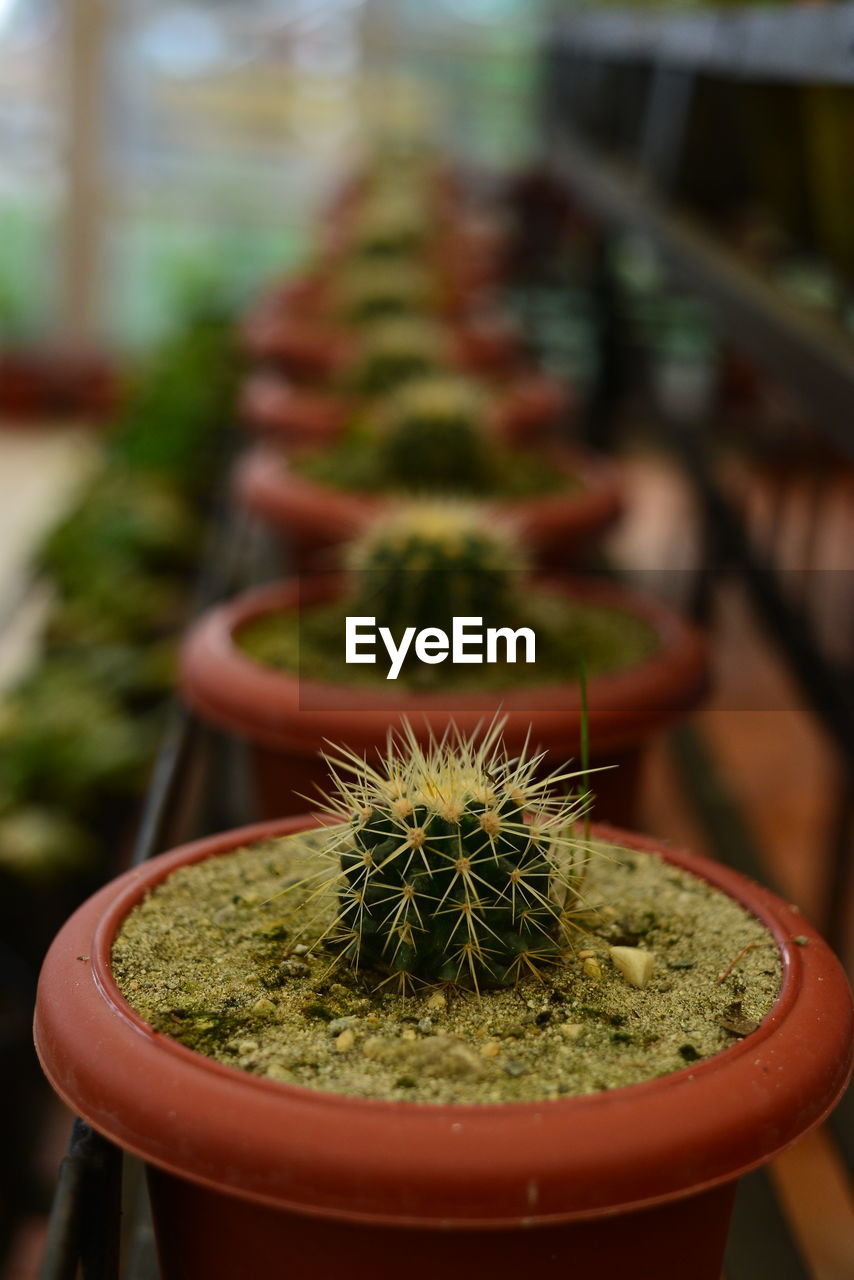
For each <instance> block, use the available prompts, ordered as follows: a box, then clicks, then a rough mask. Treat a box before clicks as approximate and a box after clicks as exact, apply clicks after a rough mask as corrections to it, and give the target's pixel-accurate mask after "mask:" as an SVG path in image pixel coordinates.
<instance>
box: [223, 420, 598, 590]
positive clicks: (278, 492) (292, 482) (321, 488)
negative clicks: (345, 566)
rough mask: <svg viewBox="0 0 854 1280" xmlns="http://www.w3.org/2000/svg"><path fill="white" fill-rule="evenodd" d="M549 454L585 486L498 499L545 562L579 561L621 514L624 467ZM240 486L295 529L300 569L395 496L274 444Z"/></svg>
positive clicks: (266, 513) (559, 449)
mask: <svg viewBox="0 0 854 1280" xmlns="http://www.w3.org/2000/svg"><path fill="white" fill-rule="evenodd" d="M546 456H547V457H548V458H549V459H550V460H552V461H553V462H554V466H555V468H556V469H558V470H560V471H563V472H564V473H566V474H570V475H573V476H575V477H577V478H578V479H579V480H580V482H581V489H580V490H579V491H577V492H567V493H549V494H544V495H542V496H541V497H538V498H531V499H525V500H519V499H516V500H511V501H506V500H505V501H497V502H493V503H491V504H490V505H491V506H492V507H493V509H494V510H495V512H496V514H497V515H499V516H500V517H501V518H502V519H504V520H509V521H512V522H513V524H515V526H516V528H517V529H518V531H519V537H520V539H522V540H523V541H524V544H525V546H527V547H528V548H529V550H530V552H531V554H532V555H533V556H534V558H535V560H536V561H537V562H538V563H540V564H546V565H554V566H560V565H565V564H571V563H573V562H574V561H575V560H576V559H577V557H578V554H579V553H580V552H581V551H582V550H583V549H584V548H585V547H586V546H588V545H589V544H590V543H592V542H594V541H595V540H596V538H597V537H598V536H599V535H601V534H602V533H604V532H605V530H606V529H608V528H610V526H611V525H613V524H614V523H615V522H616V521H617V519H618V518H619V516H620V514H621V512H622V507H623V495H622V486H621V483H620V478H619V473H618V471H617V469H616V467H615V466H614V465H613V463H611V462H609V461H608V460H607V459H605V458H603V457H600V456H599V455H596V454H593V453H589V452H587V451H586V450H582V449H578V448H575V447H573V448H568V447H564V446H554V447H553V448H551V449H550V450H549V453H548V454H547V455H546ZM234 489H235V492H236V494H237V496H238V498H239V500H240V501H241V502H242V503H243V504H244V506H246V507H248V509H249V510H250V511H251V512H253V514H254V515H256V516H258V517H259V518H260V519H261V520H263V521H264V522H265V523H266V524H269V525H272V526H273V528H274V529H277V530H278V531H279V532H280V533H281V534H283V535H285V536H286V537H287V539H288V545H289V550H290V552H291V559H292V562H293V564H294V565H295V567H296V568H298V569H300V570H301V569H304V568H306V567H311V565H312V563H314V562H315V561H316V560H317V557H318V556H319V555H322V553H325V552H328V551H329V549H330V548H332V547H337V546H340V545H341V543H342V542H348V541H349V540H350V539H351V538H353V537H354V536H355V535H356V534H358V533H359V532H360V530H362V529H363V528H364V527H365V525H366V524H368V523H369V522H370V521H371V520H374V519H376V517H377V516H378V515H380V514H381V512H382V511H383V510H384V509H385V508H386V507H387V506H388V504H389V502H391V501H393V499H392V498H390V497H386V496H379V495H377V494H370V493H359V492H357V491H356V490H349V489H333V488H332V487H331V486H330V485H323V484H317V483H316V482H315V481H313V480H309V479H308V478H307V477H305V476H303V475H300V474H299V473H298V472H296V471H294V469H293V468H292V467H290V466H289V465H288V460H287V458H286V457H285V455H284V454H283V453H282V452H281V451H280V450H277V449H275V448H273V447H272V446H270V445H267V444H260V445H257V446H255V447H254V448H252V449H250V450H249V451H248V452H247V453H245V454H244V455H243V457H242V458H241V459H240V460H239V461H238V463H237V465H236V467H235V471H234Z"/></svg>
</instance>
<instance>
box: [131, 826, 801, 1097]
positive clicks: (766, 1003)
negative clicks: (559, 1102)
mask: <svg viewBox="0 0 854 1280" xmlns="http://www.w3.org/2000/svg"><path fill="white" fill-rule="evenodd" d="M327 838H328V836H327V834H326V833H325V832H311V833H304V834H302V835H299V836H289V837H284V838H281V839H278V840H268V841H263V842H261V843H259V844H256V845H253V846H250V847H248V848H245V849H241V850H238V851H236V852H234V853H232V854H228V855H225V856H221V857H217V858H211V859H210V860H208V861H207V862H204V863H199V864H196V865H194V866H191V867H185V868H182V869H181V870H179V871H177V872H175V873H173V874H172V875H171V876H170V877H169V878H168V879H167V880H166V881H165V882H164V883H163V884H162V885H160V886H158V887H157V888H156V889H155V890H153V891H152V892H151V893H149V895H148V896H147V897H146V899H145V900H144V901H143V902H142V903H141V904H140V905H139V906H138V907H137V908H135V910H134V911H133V912H132V913H131V914H130V915H129V916H128V918H127V920H126V921H125V923H124V925H123V927H122V929H121V931H120V932H119V934H118V936H117V939H116V942H115V944H114V948H113V972H114V974H115V977H116V980H117V982H118V984H119V987H120V988H121V990H122V992H123V993H124V995H125V996H126V997H127V999H128V1000H129V1001H130V1003H131V1004H132V1005H133V1006H134V1008H136V1009H137V1010H138V1011H139V1013H140V1014H141V1015H142V1016H143V1017H144V1018H146V1019H147V1020H148V1021H149V1022H151V1023H152V1025H153V1026H155V1027H156V1028H157V1029H158V1030H159V1031H162V1032H164V1033H166V1034H168V1035H170V1036H172V1037H174V1038H175V1039H176V1040H178V1041H180V1042H181V1043H183V1044H185V1045H187V1046H188V1047H190V1048H191V1049H194V1050H196V1051H198V1052H200V1053H204V1054H207V1055H208V1056H210V1057H212V1058H215V1059H216V1060H217V1061H219V1062H223V1063H226V1064H227V1065H229V1066H232V1067H237V1068H240V1069H242V1070H244V1071H248V1072H250V1073H252V1074H254V1075H258V1076H263V1077H266V1078H268V1079H273V1080H280V1081H286V1082H288V1083H292V1084H298V1085H301V1086H304V1087H308V1088H317V1089H323V1090H328V1091H333V1092H337V1093H347V1094H351V1095H354V1096H358V1097H368V1098H400V1099H404V1098H405V1099H406V1100H408V1101H415V1102H422V1103H493V1102H511V1101H531V1100H540V1099H548V1098H558V1097H561V1096H566V1095H576V1094H587V1093H593V1092H597V1091H600V1090H606V1089H615V1088H619V1087H621V1086H623V1085H628V1084H633V1083H637V1082H638V1081H641V1080H645V1079H650V1078H653V1077H656V1076H661V1075H666V1074H668V1073H669V1072H672V1071H678V1070H681V1069H684V1068H689V1069H690V1066H691V1064H693V1063H695V1062H697V1061H699V1060H701V1059H703V1058H706V1057H709V1056H710V1055H712V1054H714V1053H718V1052H719V1051H720V1050H722V1049H725V1048H727V1046H729V1045H731V1044H734V1043H735V1042H736V1040H737V1039H739V1038H740V1037H742V1036H744V1035H747V1034H750V1031H751V1030H752V1029H753V1028H754V1027H755V1026H756V1025H757V1024H758V1023H759V1021H760V1020H761V1019H762V1018H763V1017H764V1016H765V1014H767V1012H768V1011H769V1009H770V1008H771V1006H772V1004H773V1002H774V1000H775V998H776V995H777V992H778V990H779V984H780V957H779V952H778V950H777V947H776V945H775V943H774V941H773V939H772V938H771V936H770V935H769V934H768V933H767V932H766V931H765V929H764V928H763V927H762V926H761V925H760V924H759V923H758V922H757V921H756V920H755V919H754V918H753V917H752V916H751V915H749V914H748V913H747V912H746V911H744V910H743V909H742V908H741V907H739V906H738V905H737V904H736V903H735V902H733V901H732V900H731V899H729V898H727V897H726V896H724V895H723V894H720V893H718V892H717V891H716V890H714V889H712V888H711V887H710V886H709V885H707V884H706V882H705V881H702V880H699V879H697V878H696V877H694V876H692V875H689V874H687V873H685V872H683V871H680V870H678V869H676V868H675V867H672V866H669V865H668V864H666V863H663V862H661V861H660V860H659V859H657V858H655V857H652V856H651V855H648V854H645V853H639V852H635V851H625V850H622V851H621V850H617V849H613V848H610V847H609V848H607V849H603V850H601V852H602V853H603V854H604V855H605V856H602V857H594V859H593V861H592V863H591V867H590V871H589V875H588V879H587V883H586V886H585V890H584V905H585V907H586V908H588V914H587V915H586V916H584V917H582V918H581V919H580V923H581V924H582V925H583V926H584V928H583V929H582V930H580V931H579V933H578V940H577V943H576V945H575V948H574V949H573V951H571V952H567V953H566V955H565V962H564V964H563V965H562V966H561V967H560V968H558V969H556V970H555V971H554V973H553V974H552V975H550V977H549V979H548V980H547V981H545V982H538V981H530V982H527V983H523V984H520V985H519V986H518V987H516V988H514V989H509V990H500V991H487V992H483V993H481V995H480V996H476V995H473V994H462V993H459V992H456V991H450V990H436V989H429V988H427V989H424V990H423V991H422V992H419V993H418V994H416V995H411V996H407V997H402V996H399V995H397V994H395V993H393V992H390V991H388V990H387V989H383V988H382V987H381V986H378V984H379V983H380V982H381V979H380V977H379V976H378V975H371V974H357V973H355V972H353V971H352V970H350V969H348V968H345V967H343V966H342V965H341V964H340V962H338V961H337V959H336V955H335V952H334V948H332V947H331V945H330V944H329V943H328V942H324V941H323V936H324V934H325V931H326V930H327V929H328V927H329V925H330V924H331V923H332V921H333V920H334V917H335V912H336V898H335V890H334V887H332V886H330V887H329V888H328V889H327V890H326V891H325V892H324V893H321V894H320V895H318V896H317V897H316V898H314V899H313V900H312V903H311V906H310V907H308V906H307V904H306V898H307V895H308V891H307V890H306V889H304V888H303V887H301V886H300V884H299V881H300V880H301V879H302V878H303V877H304V876H305V875H306V873H307V871H309V870H311V869H315V870H316V868H317V865H318V863H317V858H318V850H319V849H320V847H321V846H322V843H323V842H324V841H325V840H326V839H327ZM615 945H620V946H625V945H630V946H639V947H642V948H644V949H646V950H648V951H650V952H651V953H652V955H653V957H654V968H653V973H652V977H651V979H650V981H649V983H648V985H647V986H646V987H645V988H643V989H642V990H638V989H636V988H634V987H631V986H629V985H628V984H627V983H626V982H625V980H624V979H623V978H622V977H621V975H620V974H619V972H618V971H617V970H616V968H615V967H614V965H613V963H612V962H611V960H610V958H609V951H608V948H609V946H615ZM591 960H593V961H594V962H595V963H594V965H593V966H592V967H593V968H594V969H596V968H597V967H598V970H599V973H600V976H598V977H597V976H591V974H590V973H589V971H588V970H589V969H590V968H591V965H590V961H591ZM585 961H586V963H587V968H585ZM724 975H726V976H724ZM722 977H723V981H721V980H720V979H721V978H722Z"/></svg>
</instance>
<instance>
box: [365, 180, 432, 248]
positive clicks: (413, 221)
mask: <svg viewBox="0 0 854 1280" xmlns="http://www.w3.org/2000/svg"><path fill="white" fill-rule="evenodd" d="M429 231H430V215H429V212H428V211H427V210H426V209H425V208H424V207H423V204H422V203H421V202H420V201H419V200H417V199H416V198H415V195H414V193H413V194H412V195H409V194H408V193H406V192H403V191H384V192H382V194H378V195H377V196H375V198H374V199H373V200H371V201H369V202H368V203H367V204H366V205H365V207H364V208H363V209H362V211H361V213H360V215H359V216H358V217H357V218H356V220H355V222H354V226H353V236H352V244H351V248H352V251H353V253H354V254H355V255H357V256H359V257H364V258H371V259H372V258H382V257H387V256H397V255H399V254H408V253H415V252H417V251H418V250H419V249H421V248H422V246H423V245H424V244H425V242H426V240H427V237H428V235H429Z"/></svg>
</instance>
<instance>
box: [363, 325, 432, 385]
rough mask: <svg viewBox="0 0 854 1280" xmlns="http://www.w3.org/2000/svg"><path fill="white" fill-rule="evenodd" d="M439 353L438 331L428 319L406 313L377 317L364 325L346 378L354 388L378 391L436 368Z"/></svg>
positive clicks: (400, 383) (401, 383)
mask: <svg viewBox="0 0 854 1280" xmlns="http://www.w3.org/2000/svg"><path fill="white" fill-rule="evenodd" d="M443 357H444V341H443V337H442V332H441V330H440V329H439V328H438V326H437V325H435V324H433V323H432V321H430V320H424V319H421V318H420V317H419V318H414V317H409V316H395V317H394V318H389V319H384V320H377V321H375V322H374V323H373V324H371V325H370V327H369V328H366V329H365V332H364V335H363V338H362V343H361V349H360V353H359V356H358V358H357V360H356V363H355V366H354V368H353V370H352V371H351V374H350V379H349V381H350V382H351V384H352V389H353V390H354V391H356V392H360V393H362V394H364V395H372V396H377V395H382V394H383V393H385V392H388V391H393V390H394V389H395V388H396V387H399V386H402V385H403V383H405V382H407V381H409V379H410V378H414V377H417V376H418V375H419V374H423V373H429V372H430V370H432V369H436V368H438V367H439V366H440V365H441V364H442V361H443Z"/></svg>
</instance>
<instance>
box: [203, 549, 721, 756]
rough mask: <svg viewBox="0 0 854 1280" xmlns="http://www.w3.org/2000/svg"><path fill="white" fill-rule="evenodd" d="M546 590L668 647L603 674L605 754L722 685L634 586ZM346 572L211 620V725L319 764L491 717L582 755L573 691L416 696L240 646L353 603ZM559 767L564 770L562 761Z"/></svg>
mask: <svg viewBox="0 0 854 1280" xmlns="http://www.w3.org/2000/svg"><path fill="white" fill-rule="evenodd" d="M534 581H535V582H536V583H537V584H538V585H541V586H544V587H548V588H550V589H552V590H557V591H560V592H562V593H565V594H566V595H567V596H568V597H569V598H572V599H580V600H583V601H589V602H591V603H598V604H602V605H605V606H609V607H612V608H615V609H618V610H621V611H623V612H625V613H627V614H632V615H633V616H635V617H639V618H641V619H643V620H644V621H645V622H647V623H648V624H649V625H650V626H651V627H652V628H653V630H654V631H655V633H656V635H657V638H658V645H657V647H656V649H655V650H654V651H653V653H651V654H650V655H649V656H648V657H647V658H645V659H644V660H643V661H641V662H639V663H636V664H635V665H634V666H631V667H627V668H625V669H624V670H621V671H615V672H612V673H610V674H607V675H600V676H593V677H591V678H590V680H589V684H588V704H589V707H588V710H589V725H590V733H591V739H592V741H593V743H594V754H595V757H596V758H597V759H599V760H601V759H603V758H605V757H607V756H608V755H609V754H613V753H619V752H621V751H623V750H632V749H634V748H636V747H638V746H639V745H640V743H641V742H642V740H643V739H644V738H646V737H648V736H649V735H650V734H651V733H653V732H654V731H656V730H657V729H660V728H662V727H663V726H665V725H666V724H668V723H669V722H671V721H672V720H674V719H676V718H677V717H678V716H680V715H682V714H684V713H685V712H686V711H688V710H689V709H690V708H691V707H692V706H694V705H695V704H696V703H697V702H698V701H699V700H700V698H701V697H702V695H703V694H704V693H705V692H706V690H707V689H708V687H709V684H710V675H709V655H708V646H707V644H706V641H705V639H704V637H703V636H702V635H701V634H700V633H699V632H698V631H697V630H696V629H695V628H694V627H692V626H691V625H690V624H689V623H687V622H685V621H684V620H683V619H682V618H680V617H679V616H678V615H677V614H675V613H674V612H673V611H672V610H670V609H668V608H666V607H665V606H663V605H661V604H659V603H658V602H657V601H653V600H651V599H649V598H647V597H645V596H640V595H636V594H635V593H634V592H631V591H629V590H628V589H626V588H625V587H622V586H617V585H614V584H611V583H607V582H602V581H599V580H594V579H587V578H580V577H578V578H576V577H569V576H551V575H537V576H536V577H535V578H534ZM343 582H344V579H343V577H342V576H341V575H339V574H333V573H325V574H317V575H314V576H313V577H311V578H308V579H291V580H287V581H283V582H273V583H268V584H266V585H264V586H262V587H257V588H254V589H253V590H251V591H247V592H245V593H243V594H242V595H240V596H237V597H236V598H235V599H233V600H230V601H227V602H225V603H224V604H221V605H219V606H217V607H215V608H213V609H211V610H209V611H208V612H207V613H205V614H203V615H202V617H201V618H200V619H199V621H198V622H197V623H196V624H195V625H194V626H193V627H192V628H191V630H190V632H189V633H188V635H187V637H186V638H185V641H184V644H183V646H182V649H181V655H180V683H181V692H182V694H183V696H184V698H185V700H186V701H187V702H188V703H189V705H190V706H191V707H193V708H194V709H195V710H196V711H197V712H198V713H199V714H201V715H202V716H203V717H204V718H205V719H209V720H212V721H213V722H215V723H217V724H219V725H221V726H222V727H224V728H226V729H229V730H231V731H232V732H234V733H237V734H239V735H241V736H244V737H247V738H249V739H250V740H252V741H255V742H260V743H263V744H264V745H266V746H270V747H273V748H279V749H285V750H296V751H298V752H300V753H303V754H305V753H306V752H308V753H310V754H311V755H315V754H316V753H317V752H318V751H319V750H320V749H322V747H323V745H324V743H325V742H326V741H328V740H332V741H333V742H338V743H340V744H346V745H347V746H349V747H351V748H352V749H354V750H356V749H359V750H365V749H370V748H371V747H372V746H374V745H382V743H383V742H384V741H385V736H386V731H387V727H388V726H389V724H391V723H394V722H400V721H401V720H402V719H403V718H404V717H407V718H408V719H409V720H410V722H411V724H412V726H413V728H414V729H415V730H416V732H421V731H422V730H423V731H424V732H426V731H427V730H428V729H429V728H432V729H433V730H434V731H440V732H441V730H442V729H443V728H444V726H445V724H446V723H447V721H448V719H449V718H452V719H453V720H454V722H455V723H456V724H457V725H458V726H459V727H460V728H461V729H462V730H463V731H466V732H472V731H474V730H475V728H476V727H477V726H478V725H479V724H480V723H482V722H483V721H484V719H488V718H489V717H490V716H491V715H494V714H499V715H501V716H502V717H505V718H506V725H505V730H504V736H505V740H506V741H507V742H508V747H509V749H510V750H511V752H512V751H514V750H518V749H521V746H522V743H523V742H524V741H525V739H526V738H527V736H528V733H529V729H530V727H531V726H532V725H533V738H534V741H535V742H536V743H538V744H539V745H540V746H541V747H542V748H543V749H547V750H548V751H549V752H550V754H551V755H552V756H553V757H554V756H555V755H559V754H561V753H563V754H564V755H565V756H572V755H574V754H577V753H578V750H579V734H580V725H581V697H580V691H579V689H578V688H577V687H574V686H572V685H569V684H555V683H550V684H543V685H540V686H530V687H526V688H515V689H509V690H508V691H507V692H506V693H503V694H497V693H496V694H492V693H487V692H479V691H478V692H470V693H454V694H452V695H450V696H449V695H448V694H447V693H441V692H436V693H432V692H429V693H416V692H412V691H410V690H402V689H397V690H396V687H395V686H394V685H393V684H392V685H390V686H389V687H388V688H385V687H384V686H382V685H379V684H378V686H377V687H376V688H375V689H374V688H371V689H365V688H360V687H358V686H348V685H343V684H325V683H321V682H319V681H312V680H306V679H303V678H301V677H300V676H299V674H298V673H289V672H285V671H277V670H274V669H273V668H270V667H265V666H263V665H261V664H260V663H258V662H255V661H254V660H253V659H252V658H251V657H249V656H248V655H247V654H245V653H244V652H243V651H242V650H241V649H240V648H239V647H238V645H237V644H236V643H235V636H236V634H237V633H238V632H239V631H240V630H241V629H242V628H243V627H245V626H246V625H247V624H248V623H250V622H252V621H255V620H257V619H258V618H261V617H263V616H265V615H267V614H270V613H275V612H278V611H279V610H285V609H296V608H304V607H305V606H306V605H311V604H312V603H318V602H320V601H325V600H330V599H334V598H336V597H338V596H339V595H340V594H341V590H342V585H343ZM552 762H553V763H557V761H556V760H554V759H553V761H552Z"/></svg>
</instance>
